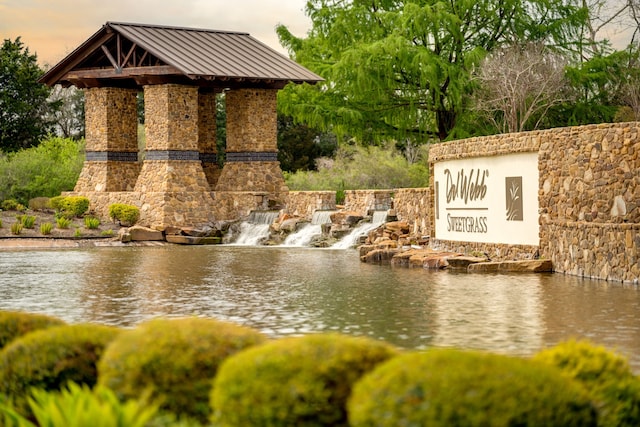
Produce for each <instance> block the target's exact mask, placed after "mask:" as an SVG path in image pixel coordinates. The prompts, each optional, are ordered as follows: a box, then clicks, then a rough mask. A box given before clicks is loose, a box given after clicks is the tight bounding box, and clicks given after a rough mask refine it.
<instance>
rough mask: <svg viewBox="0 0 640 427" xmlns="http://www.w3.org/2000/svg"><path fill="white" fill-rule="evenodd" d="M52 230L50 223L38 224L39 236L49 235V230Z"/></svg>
mask: <svg viewBox="0 0 640 427" xmlns="http://www.w3.org/2000/svg"><path fill="white" fill-rule="evenodd" d="M52 229H53V224H51V223H50V222H43V223H42V224H40V234H44V235H45V236H46V235H49V234H51V230H52Z"/></svg>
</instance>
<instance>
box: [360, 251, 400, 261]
mask: <svg viewBox="0 0 640 427" xmlns="http://www.w3.org/2000/svg"><path fill="white" fill-rule="evenodd" d="M398 251H399V249H374V250H372V251H370V252H368V253H367V254H366V255H364V256H361V257H360V261H362V262H367V263H371V264H382V263H387V262H390V261H391V260H392V259H393V258H394V255H396V254H397V253H398Z"/></svg>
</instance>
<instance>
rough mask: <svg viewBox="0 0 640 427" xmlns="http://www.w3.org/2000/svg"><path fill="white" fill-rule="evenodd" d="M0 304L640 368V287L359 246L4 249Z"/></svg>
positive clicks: (70, 315) (75, 315)
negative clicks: (601, 348)
mask: <svg viewBox="0 0 640 427" xmlns="http://www.w3.org/2000/svg"><path fill="white" fill-rule="evenodd" d="M0 271H1V272H2V274H1V275H0V309H4V310H25V311H30V312H40V313H48V314H52V315H55V316H58V317H60V318H62V319H65V320H67V321H69V322H81V321H89V322H99V323H107V324H113V325H119V326H132V325H135V324H136V323H138V322H141V321H143V320H145V319H149V318H153V317H157V316H169V317H174V316H191V315H196V316H208V317H216V318H219V319H223V320H229V321H233V322H235V323H239V324H244V325H248V326H251V327H254V328H257V329H260V330H262V331H263V332H265V333H267V334H269V335H271V336H276V337H277V336H284V335H297V334H305V333H310V332H319V331H335V332H341V333H347V334H353V335H364V336H370V337H373V338H377V339H382V340H386V341H389V342H391V343H393V344H395V345H398V346H401V347H405V348H425V347H430V346H438V347H449V346H454V347H462V348H475V349H484V350H489V351H494V352H499V353H505V354H516V355H529V354H532V353H535V352H536V351H538V350H539V349H541V348H544V347H547V346H550V345H553V344H555V343H557V342H559V341H562V340H566V339H568V338H572V337H575V338H588V339H590V340H592V341H594V342H596V343H599V344H603V345H605V346H607V347H609V348H615V349H618V351H620V352H622V353H623V354H625V355H627V356H628V357H630V358H631V362H632V364H633V366H634V369H635V370H636V371H640V338H639V337H640V316H638V315H637V314H638V313H640V289H639V288H638V287H637V286H623V285H619V284H611V283H606V282H601V281H591V280H585V279H580V278H575V277H570V276H563V275H559V274H537V275H490V274H468V273H456V272H452V271H449V272H445V271H428V270H422V269H404V268H391V267H389V266H376V265H370V264H364V263H360V262H359V260H358V255H357V251H353V250H346V251H345V250H330V249H329V250H326V249H325V250H322V249H305V248H283V247H241V246H201V247H194V246H161V247H137V248H135V247H132V248H95V249H82V250H56V251H36V250H32V251H6V252H0Z"/></svg>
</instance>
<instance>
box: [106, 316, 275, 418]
mask: <svg viewBox="0 0 640 427" xmlns="http://www.w3.org/2000/svg"><path fill="white" fill-rule="evenodd" d="M265 340H266V337H265V336H264V335H262V334H261V333H260V332H258V331H256V330H254V329H250V328H247V327H243V326H239V325H235V324H231V323H226V322H221V321H218V320H215V319H203V318H195V317H194V318H183V319H155V320H151V321H148V322H145V323H142V324H140V325H138V326H137V327H136V328H135V329H132V330H129V331H126V332H124V333H122V334H121V335H120V336H119V337H118V338H117V339H116V340H115V341H114V342H113V343H112V344H111V345H110V346H109V348H108V349H107V351H106V352H105V354H104V357H103V359H102V360H101V361H100V364H99V367H98V370H99V376H100V379H99V383H100V384H101V385H104V386H107V387H109V388H110V389H112V390H114V391H115V392H116V393H117V394H118V395H119V397H120V398H122V399H125V398H135V397H137V396H139V395H141V394H142V393H143V392H145V391H148V392H149V393H151V395H150V397H151V398H152V399H156V398H159V399H160V400H161V402H162V404H163V405H162V408H163V409H165V410H168V411H171V412H173V413H175V414H177V415H179V416H186V417H191V418H196V419H199V420H202V421H206V420H207V419H208V417H209V413H210V409H209V399H208V398H209V391H210V390H211V385H212V380H213V377H214V376H215V375H216V372H217V371H218V367H219V365H220V363H222V361H223V360H224V359H226V358H227V357H229V356H230V355H232V354H234V353H236V352H238V351H240V350H242V349H245V348H247V347H249V346H252V345H255V344H259V343H262V342H264V341H265Z"/></svg>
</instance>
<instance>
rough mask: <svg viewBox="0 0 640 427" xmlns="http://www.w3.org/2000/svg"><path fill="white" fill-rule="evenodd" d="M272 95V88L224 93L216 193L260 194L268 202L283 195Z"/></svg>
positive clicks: (273, 96)
mask: <svg viewBox="0 0 640 427" xmlns="http://www.w3.org/2000/svg"><path fill="white" fill-rule="evenodd" d="M276 95H277V90H275V89H237V90H231V91H229V92H227V94H226V106H227V149H226V161H225V164H224V167H223V168H222V174H221V176H220V178H219V180H218V184H217V185H216V192H218V191H233V192H238V191H245V192H247V191H248V192H253V193H264V194H265V197H267V198H269V199H270V201H282V200H284V199H285V198H286V197H287V194H288V191H289V190H288V188H287V186H286V184H285V182H284V177H283V175H282V170H281V169H280V163H279V162H278V140H277V132H278V124H277V112H276V102H277V101H276ZM262 207H265V206H262Z"/></svg>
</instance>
